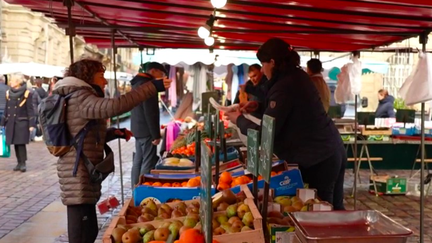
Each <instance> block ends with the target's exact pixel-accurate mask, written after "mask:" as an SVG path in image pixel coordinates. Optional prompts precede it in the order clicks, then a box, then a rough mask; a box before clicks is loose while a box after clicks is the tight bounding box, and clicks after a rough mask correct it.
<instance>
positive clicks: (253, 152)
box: [247, 129, 259, 176]
mask: <svg viewBox="0 0 432 243" xmlns="http://www.w3.org/2000/svg"><path fill="white" fill-rule="evenodd" d="M258 136H259V132H258V131H257V130H254V129H248V131H247V170H248V171H249V172H250V173H252V175H254V176H258V163H259V140H258Z"/></svg>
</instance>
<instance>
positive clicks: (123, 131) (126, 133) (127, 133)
mask: <svg viewBox="0 0 432 243" xmlns="http://www.w3.org/2000/svg"><path fill="white" fill-rule="evenodd" d="M114 134H115V135H117V136H119V137H121V138H124V139H125V140H126V142H127V141H129V140H130V139H131V137H133V133H132V132H131V131H129V130H128V129H126V128H122V129H117V130H115V131H114Z"/></svg>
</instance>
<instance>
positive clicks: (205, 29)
mask: <svg viewBox="0 0 432 243" xmlns="http://www.w3.org/2000/svg"><path fill="white" fill-rule="evenodd" d="M209 35H210V26H208V25H207V24H206V25H204V26H201V27H199V28H198V36H199V37H200V38H201V39H205V38H207V37H209Z"/></svg>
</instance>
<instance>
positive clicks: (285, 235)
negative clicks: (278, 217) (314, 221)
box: [270, 225, 295, 243]
mask: <svg viewBox="0 0 432 243" xmlns="http://www.w3.org/2000/svg"><path fill="white" fill-rule="evenodd" d="M294 231H295V227H293V226H281V225H270V235H271V243H292V242H293V237H294V236H295V233H294Z"/></svg>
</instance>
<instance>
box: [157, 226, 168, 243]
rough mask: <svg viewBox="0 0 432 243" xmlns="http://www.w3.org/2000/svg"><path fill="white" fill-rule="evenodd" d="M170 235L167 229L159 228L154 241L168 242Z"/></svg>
mask: <svg viewBox="0 0 432 243" xmlns="http://www.w3.org/2000/svg"><path fill="white" fill-rule="evenodd" d="M169 235H170V231H169V229H167V228H159V229H157V230H156V231H155V233H154V239H155V240H156V241H166V240H167V239H168V237H169Z"/></svg>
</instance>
